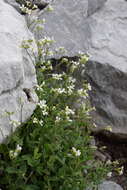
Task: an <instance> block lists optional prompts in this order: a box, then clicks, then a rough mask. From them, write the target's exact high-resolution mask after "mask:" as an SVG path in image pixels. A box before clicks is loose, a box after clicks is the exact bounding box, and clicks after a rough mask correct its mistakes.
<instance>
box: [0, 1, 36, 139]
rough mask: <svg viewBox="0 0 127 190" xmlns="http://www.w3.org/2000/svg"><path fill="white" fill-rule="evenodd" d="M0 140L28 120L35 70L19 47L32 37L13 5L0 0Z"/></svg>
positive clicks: (33, 105)
mask: <svg viewBox="0 0 127 190" xmlns="http://www.w3.org/2000/svg"><path fill="white" fill-rule="evenodd" d="M0 24H1V27H0V142H1V141H2V140H3V139H4V138H5V137H6V136H7V135H9V134H10V133H11V132H12V131H13V130H15V128H16V127H17V126H18V125H19V122H22V121H25V120H27V119H28V118H29V117H30V115H31V114H32V113H33V110H34V109H35V106H36V102H37V96H36V94H35V92H34V87H35V85H36V83H37V82H36V72H35V68H34V65H33V63H32V61H31V59H30V57H29V56H28V55H27V54H26V52H25V51H24V50H23V49H22V48H21V43H22V41H23V40H26V39H29V38H32V37H33V36H32V34H31V33H30V32H29V31H28V28H27V26H26V23H25V19H24V18H23V16H21V15H20V14H19V13H18V12H17V11H16V10H15V9H14V8H13V7H12V6H10V5H9V4H7V3H5V2H4V1H3V0H1V1H0Z"/></svg>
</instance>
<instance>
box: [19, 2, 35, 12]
mask: <svg viewBox="0 0 127 190" xmlns="http://www.w3.org/2000/svg"><path fill="white" fill-rule="evenodd" d="M19 8H20V10H21V12H22V13H24V14H28V15H30V14H31V13H32V10H35V9H37V8H38V7H37V5H35V4H32V3H31V2H30V1H26V2H25V4H22V5H21V6H20V7H19Z"/></svg>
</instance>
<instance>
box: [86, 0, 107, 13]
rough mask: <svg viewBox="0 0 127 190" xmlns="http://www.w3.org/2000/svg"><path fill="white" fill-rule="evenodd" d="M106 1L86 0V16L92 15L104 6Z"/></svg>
mask: <svg viewBox="0 0 127 190" xmlns="http://www.w3.org/2000/svg"><path fill="white" fill-rule="evenodd" d="M106 1H107V0H94V1H93V0H88V11H87V13H88V16H90V15H92V14H94V13H95V12H97V11H98V10H99V9H101V8H102V7H103V6H104V3H105V2H106Z"/></svg>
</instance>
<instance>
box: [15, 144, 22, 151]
mask: <svg viewBox="0 0 127 190" xmlns="http://www.w3.org/2000/svg"><path fill="white" fill-rule="evenodd" d="M21 150H22V147H21V146H20V145H19V144H17V147H16V152H21Z"/></svg>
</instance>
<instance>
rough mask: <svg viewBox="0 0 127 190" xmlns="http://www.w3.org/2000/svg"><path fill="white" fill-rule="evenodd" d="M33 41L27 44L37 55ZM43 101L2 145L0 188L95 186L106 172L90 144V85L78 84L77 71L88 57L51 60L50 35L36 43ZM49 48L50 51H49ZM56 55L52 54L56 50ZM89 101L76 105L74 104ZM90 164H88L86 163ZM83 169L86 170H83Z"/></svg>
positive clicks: (70, 189) (47, 189) (61, 189)
mask: <svg viewBox="0 0 127 190" xmlns="http://www.w3.org/2000/svg"><path fill="white" fill-rule="evenodd" d="M32 43H33V40H28V41H25V42H24V43H23V47H24V48H25V49H26V51H27V52H28V53H29V55H30V56H33V55H34V54H33V47H32ZM36 44H37V47H38V53H37V55H35V57H34V59H33V57H32V60H34V61H33V63H34V64H35V66H36V71H37V80H38V85H37V86H36V91H37V94H38V98H39V102H38V104H37V108H36V110H35V112H34V114H33V115H32V117H31V119H30V120H29V121H27V122H26V123H25V124H23V126H21V127H20V128H19V129H18V130H17V131H16V132H15V133H14V134H13V135H12V136H11V137H10V138H9V139H8V141H7V142H6V144H1V145H0V155H1V160H0V179H1V181H0V188H3V189H8V190H12V189H13V190H17V189H18V190H40V189H43V190H56V189H58V190H83V189H87V188H88V187H91V188H92V187H95V186H96V185H97V184H98V183H99V182H100V180H101V179H102V178H103V177H104V176H105V175H106V173H107V169H106V168H105V167H104V166H103V164H101V163H98V164H96V165H95V164H94V162H95V161H94V158H93V152H94V149H93V148H92V147H91V145H90V141H91V136H90V128H91V124H90V116H89V112H90V111H91V108H90V105H89V102H88V100H87V98H88V90H91V87H90V85H88V84H87V83H86V81H83V80H82V83H83V84H84V85H83V87H82V88H77V86H78V81H77V79H76V78H75V72H78V70H80V69H81V68H82V67H83V68H85V63H86V62H87V60H88V57H87V56H85V55H84V54H80V56H77V58H76V60H73V59H70V60H69V59H68V58H66V57H63V58H61V59H60V60H57V61H56V63H55V64H54V60H52V59H49V58H50V55H51V50H50V45H51V44H52V39H50V38H46V37H45V38H44V39H40V40H38V41H36ZM49 52H50V53H49ZM52 53H53V52H52ZM79 97H80V98H84V99H85V100H86V102H85V103H83V104H82V105H81V104H80V106H79V107H78V108H77V107H75V106H74V103H75V102H77V104H78V100H79ZM89 161H90V162H91V163H92V164H88V162H89ZM84 171H85V172H84Z"/></svg>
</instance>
